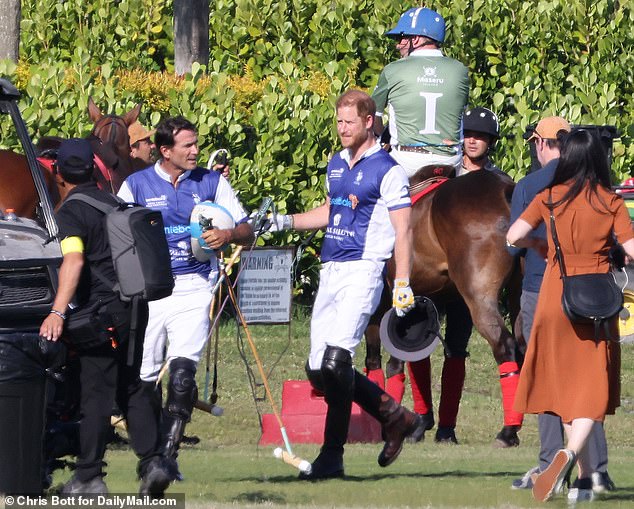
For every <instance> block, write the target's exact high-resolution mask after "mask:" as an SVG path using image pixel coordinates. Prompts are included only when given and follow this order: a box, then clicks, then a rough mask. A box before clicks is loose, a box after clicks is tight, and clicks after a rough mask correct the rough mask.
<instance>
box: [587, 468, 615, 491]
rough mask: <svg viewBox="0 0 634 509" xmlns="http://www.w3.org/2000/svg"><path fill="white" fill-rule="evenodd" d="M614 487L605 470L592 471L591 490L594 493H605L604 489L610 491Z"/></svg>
mask: <svg viewBox="0 0 634 509" xmlns="http://www.w3.org/2000/svg"><path fill="white" fill-rule="evenodd" d="M614 489H616V486H614V483H613V482H612V479H610V476H609V475H608V473H607V472H593V473H592V491H594V492H595V493H597V494H598V493H605V492H606V491H612V490H614Z"/></svg>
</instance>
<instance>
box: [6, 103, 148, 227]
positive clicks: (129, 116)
mask: <svg viewBox="0 0 634 509" xmlns="http://www.w3.org/2000/svg"><path fill="white" fill-rule="evenodd" d="M140 111H141V105H140V104H137V105H136V106H135V107H134V108H133V109H132V110H130V111H129V112H127V113H125V114H124V115H122V116H117V115H104V114H103V113H101V111H100V110H99V108H98V107H97V106H96V105H95V103H94V102H93V100H92V98H89V100H88V113H89V115H90V118H91V119H92V121H93V122H94V124H95V125H94V127H93V130H92V133H91V136H90V137H89V138H88V139H89V140H90V141H91V145H92V147H93V150H94V152H95V154H96V155H97V156H98V159H96V162H97V165H96V168H95V179H96V180H97V182H98V183H99V184H100V186H101V187H102V188H104V189H106V190H108V191H110V192H112V193H116V192H117V191H118V190H119V187H120V186H121V183H122V182H123V181H124V180H125V178H126V177H127V176H128V175H129V174H130V173H132V161H131V158H130V138H129V137H128V126H129V125H130V124H132V123H133V122H134V121H135V120H136V119H137V118H138V116H139V112H140ZM61 141H62V140H61V138H55V137H44V138H43V139H42V140H40V142H39V143H38V147H37V148H38V149H39V150H40V152H42V151H44V152H45V153H44V154H42V155H44V157H43V158H42V160H41V161H40V164H41V166H42V168H41V170H42V173H43V175H44V178H45V180H46V184H47V187H48V190H49V194H50V195H51V199H52V201H53V202H54V203H55V204H57V203H59V202H60V201H61V200H63V199H64V197H65V196H66V193H67V192H68V191H67V189H66V188H65V187H64V185H63V183H62V181H61V179H56V178H55V176H54V175H53V174H52V173H51V171H50V170H51V164H50V163H51V162H53V161H52V160H51V157H54V154H55V152H56V149H57V148H58V147H59V144H60V143H61ZM51 154H52V156H51ZM47 158H48V161H47ZM0 170H1V173H2V185H0V207H1V209H0V210H1V211H4V210H6V209H14V210H15V212H16V214H17V215H18V216H21V217H29V218H34V217H35V215H36V205H37V203H38V201H39V200H38V197H37V192H36V190H35V186H34V184H33V179H32V177H31V174H30V172H29V167H28V164H27V160H26V157H25V156H24V155H22V154H17V153H15V152H12V151H9V150H0Z"/></svg>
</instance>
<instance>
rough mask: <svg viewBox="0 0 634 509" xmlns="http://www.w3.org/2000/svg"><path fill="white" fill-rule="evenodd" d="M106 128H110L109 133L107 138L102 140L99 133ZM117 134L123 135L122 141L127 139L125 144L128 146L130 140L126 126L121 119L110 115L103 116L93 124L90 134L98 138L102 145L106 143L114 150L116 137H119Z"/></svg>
mask: <svg viewBox="0 0 634 509" xmlns="http://www.w3.org/2000/svg"><path fill="white" fill-rule="evenodd" d="M108 127H110V132H109V133H108V138H107V139H104V138H103V137H102V136H101V132H103V131H104V130H105V129H107V128H108ZM119 132H121V133H123V135H124V139H126V138H127V143H128V144H129V141H130V138H129V137H128V126H127V125H126V123H125V122H124V121H123V119H122V118H121V117H119V116H117V115H112V114H110V115H104V116H103V117H101V118H100V119H99V120H98V121H97V122H95V125H94V127H93V128H92V131H91V134H92V135H93V136H95V137H97V138H99V139H100V140H101V141H102V142H103V143H108V144H110V145H111V146H112V147H113V148H116V147H117V136H119Z"/></svg>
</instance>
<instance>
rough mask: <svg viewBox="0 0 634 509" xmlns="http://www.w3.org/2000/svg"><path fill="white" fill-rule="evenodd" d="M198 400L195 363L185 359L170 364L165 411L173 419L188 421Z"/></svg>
mask: <svg viewBox="0 0 634 509" xmlns="http://www.w3.org/2000/svg"><path fill="white" fill-rule="evenodd" d="M197 399H198V388H197V387H196V363H195V362H194V361H192V360H190V359H186V358H185V357H177V358H176V359H172V361H171V362H170V378H169V382H168V384H167V402H166V407H167V411H168V413H169V414H170V415H172V416H173V417H177V418H180V419H183V420H185V421H187V420H189V418H190V417H191V414H192V410H193V408H194V403H195V402H196V400H197Z"/></svg>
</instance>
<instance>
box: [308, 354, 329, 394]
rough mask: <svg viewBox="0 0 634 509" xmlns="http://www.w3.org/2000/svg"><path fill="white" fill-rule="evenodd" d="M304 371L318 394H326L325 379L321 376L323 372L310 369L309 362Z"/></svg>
mask: <svg viewBox="0 0 634 509" xmlns="http://www.w3.org/2000/svg"><path fill="white" fill-rule="evenodd" d="M304 370H305V371H306V377H307V378H308V381H309V382H310V385H311V386H312V387H313V389H315V390H316V391H318V392H322V393H323V392H324V378H323V377H322V376H321V370H319V369H310V363H309V361H306V365H305V366H304Z"/></svg>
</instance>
